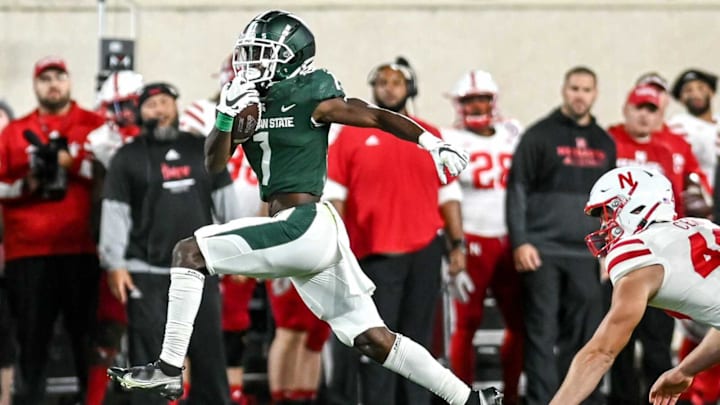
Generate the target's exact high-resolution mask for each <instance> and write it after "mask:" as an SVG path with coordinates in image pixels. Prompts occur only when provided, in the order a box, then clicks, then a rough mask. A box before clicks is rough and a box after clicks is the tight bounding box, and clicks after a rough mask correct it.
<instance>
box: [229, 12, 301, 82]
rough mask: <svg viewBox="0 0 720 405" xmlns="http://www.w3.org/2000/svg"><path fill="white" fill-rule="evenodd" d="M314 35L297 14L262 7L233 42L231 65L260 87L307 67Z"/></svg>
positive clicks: (297, 72)
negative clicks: (259, 12) (262, 11)
mask: <svg viewBox="0 0 720 405" xmlns="http://www.w3.org/2000/svg"><path fill="white" fill-rule="evenodd" d="M314 58H315V37H314V36H313V34H312V32H310V29H309V28H308V27H307V25H305V23H304V22H303V21H302V20H300V19H299V18H298V17H297V16H295V15H293V14H291V13H288V12H287V11H282V10H271V11H266V12H264V13H262V14H260V15H258V16H256V17H255V18H253V19H252V21H250V23H249V24H248V25H247V26H246V27H245V29H244V30H243V32H242V34H240V37H239V38H238V40H237V42H236V43H235V53H234V55H233V68H234V69H235V72H236V74H237V75H238V76H240V77H242V78H244V79H245V80H246V81H248V82H252V83H255V84H256V85H259V86H261V87H267V86H270V85H272V84H273V83H275V82H278V81H280V80H284V79H288V78H291V77H294V76H296V75H298V74H299V73H301V72H303V71H308V70H311V64H312V62H313V59H314Z"/></svg>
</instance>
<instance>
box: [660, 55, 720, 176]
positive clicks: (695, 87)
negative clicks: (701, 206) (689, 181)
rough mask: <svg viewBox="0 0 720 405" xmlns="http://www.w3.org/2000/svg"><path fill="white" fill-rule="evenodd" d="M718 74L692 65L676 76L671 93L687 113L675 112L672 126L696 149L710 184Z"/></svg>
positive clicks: (717, 125) (719, 126) (718, 124)
mask: <svg viewBox="0 0 720 405" xmlns="http://www.w3.org/2000/svg"><path fill="white" fill-rule="evenodd" d="M717 79H718V78H717V76H715V75H714V74H712V73H708V72H703V71H701V70H698V69H689V70H686V71H685V72H683V73H682V74H681V75H680V77H678V78H677V80H676V81H675V83H674V84H673V87H672V91H671V93H672V96H673V97H674V98H675V100H677V101H679V102H681V103H682V104H684V105H685V108H686V109H687V113H681V114H677V115H675V116H673V117H672V118H670V120H669V121H668V125H669V126H670V129H672V130H673V131H674V132H676V133H678V134H681V135H683V136H685V137H686V140H687V141H688V143H689V144H690V145H692V150H693V153H695V156H696V157H697V159H698V162H699V163H700V167H701V168H702V169H703V171H704V172H705V175H706V176H707V178H708V180H710V182H711V184H714V181H715V165H716V164H717V142H718V139H717V138H718V132H720V116H718V115H717V114H713V111H712V103H711V100H712V97H713V96H714V95H715V90H716V88H717Z"/></svg>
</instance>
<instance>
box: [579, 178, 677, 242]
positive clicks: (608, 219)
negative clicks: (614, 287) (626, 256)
mask: <svg viewBox="0 0 720 405" xmlns="http://www.w3.org/2000/svg"><path fill="white" fill-rule="evenodd" d="M585 214H587V215H590V216H593V217H599V218H600V220H601V221H602V223H601V226H600V229H599V230H597V231H595V232H593V233H591V234H589V235H588V236H586V237H585V242H586V243H587V245H588V248H589V249H590V251H591V252H592V254H593V255H595V256H604V255H606V254H607V252H608V250H609V249H610V248H611V247H612V245H613V243H614V242H615V241H617V240H618V239H619V238H621V237H623V236H627V235H633V234H636V233H638V232H640V231H642V230H644V229H645V228H647V227H648V226H649V225H650V224H651V223H653V222H667V221H673V220H675V218H676V217H677V214H676V213H675V200H674V198H673V190H672V184H670V180H668V179H667V178H666V177H665V176H663V175H662V174H660V173H659V172H656V171H654V170H648V169H644V168H640V167H630V166H628V167H618V168H616V169H613V170H610V171H609V172H607V173H605V174H604V175H602V176H601V177H600V178H599V179H598V180H597V181H596V182H595V185H593V187H592V190H590V197H589V199H588V202H587V204H585Z"/></svg>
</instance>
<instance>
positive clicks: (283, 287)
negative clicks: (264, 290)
mask: <svg viewBox="0 0 720 405" xmlns="http://www.w3.org/2000/svg"><path fill="white" fill-rule="evenodd" d="M291 285H292V281H290V278H288V277H283V278H276V279H273V281H272V290H273V294H275V295H283V294H285V293H286V292H287V290H289V289H290V286H291Z"/></svg>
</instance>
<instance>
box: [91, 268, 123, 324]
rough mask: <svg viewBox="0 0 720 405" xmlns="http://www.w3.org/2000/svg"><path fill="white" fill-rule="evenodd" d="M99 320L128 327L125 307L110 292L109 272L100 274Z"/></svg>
mask: <svg viewBox="0 0 720 405" xmlns="http://www.w3.org/2000/svg"><path fill="white" fill-rule="evenodd" d="M96 314H97V320H98V321H99V322H103V321H113V322H117V323H119V324H122V325H125V326H127V324H128V318H127V312H126V311H125V305H123V303H122V302H120V300H118V299H117V298H115V296H114V295H112V293H111V292H110V286H109V285H108V280H107V271H105V270H103V271H101V272H100V285H98V307H97V312H96Z"/></svg>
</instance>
